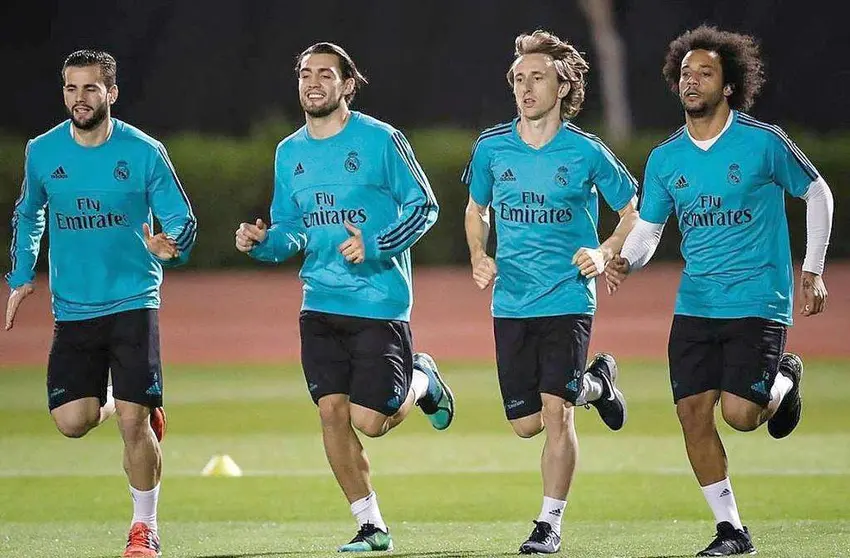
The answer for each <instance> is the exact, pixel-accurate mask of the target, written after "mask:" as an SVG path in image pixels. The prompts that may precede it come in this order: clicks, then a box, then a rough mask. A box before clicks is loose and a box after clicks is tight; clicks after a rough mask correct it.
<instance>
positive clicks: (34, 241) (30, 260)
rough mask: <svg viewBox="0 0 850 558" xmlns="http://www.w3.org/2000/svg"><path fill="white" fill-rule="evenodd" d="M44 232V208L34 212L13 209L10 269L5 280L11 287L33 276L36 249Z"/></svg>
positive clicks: (23, 282) (18, 285)
mask: <svg viewBox="0 0 850 558" xmlns="http://www.w3.org/2000/svg"><path fill="white" fill-rule="evenodd" d="M43 234H44V210H43V209H41V210H37V211H35V212H32V211H26V210H25V208H23V207H19V208H17V209H15V212H14V214H13V215H12V246H11V249H10V250H9V253H10V255H11V260H12V269H11V270H10V271H9V273H8V274H7V275H6V281H7V282H8V283H9V286H10V287H11V288H13V289H15V288H17V287H20V286H21V285H24V284H26V283H32V281H33V279H34V278H35V263H36V260H37V259H38V249H39V245H40V244H41V237H42V235H43Z"/></svg>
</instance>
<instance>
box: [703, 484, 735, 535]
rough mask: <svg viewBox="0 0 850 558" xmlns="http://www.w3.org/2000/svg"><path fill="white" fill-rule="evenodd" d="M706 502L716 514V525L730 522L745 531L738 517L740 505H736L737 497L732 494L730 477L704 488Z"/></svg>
mask: <svg viewBox="0 0 850 558" xmlns="http://www.w3.org/2000/svg"><path fill="white" fill-rule="evenodd" d="M702 493H703V495H704V496H705V501H706V502H708V506H709V507H710V508H711V511H712V512H713V513H714V520H715V522H716V523H720V522H722V521H728V522H729V523H731V524H732V526H733V527H735V529H743V528H744V526H743V524H742V523H741V516H740V515H738V505H737V504H736V503H735V495H734V494H733V493H732V484H731V483H730V482H729V477H726V478H725V479H723V480H722V481H720V482H716V483H714V484H709V485H708V486H703V487H702Z"/></svg>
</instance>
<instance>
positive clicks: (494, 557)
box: [104, 550, 662, 558]
mask: <svg viewBox="0 0 850 558" xmlns="http://www.w3.org/2000/svg"><path fill="white" fill-rule="evenodd" d="M311 554H327V552H324V551H320V552H309V551H308V552H304V551H301V550H292V551H284V552H252V553H248V554H199V555H196V556H193V558H260V557H265V558H274V557H276V556H310V555H311ZM516 555H517V553H516V552H504V553H495V554H494V553H492V552H480V551H474V550H445V551H443V550H435V551H430V552H390V553H388V554H387V556H391V557H392V558H402V557H403V558H473V557H481V558H501V557H504V556H516ZM104 558H106V557H104ZM647 558H649V557H647ZM658 558H662V557H658Z"/></svg>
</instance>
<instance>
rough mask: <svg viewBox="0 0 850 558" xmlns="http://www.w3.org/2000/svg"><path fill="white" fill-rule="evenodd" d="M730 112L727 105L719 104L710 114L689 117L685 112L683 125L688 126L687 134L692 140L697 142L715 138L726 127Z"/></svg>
mask: <svg viewBox="0 0 850 558" xmlns="http://www.w3.org/2000/svg"><path fill="white" fill-rule="evenodd" d="M731 110H732V109H730V108H729V105H728V104H726V103H720V104H719V105H717V108H716V109H715V110H714V112H713V113H711V114H704V115H702V116H691V115H690V114H688V113H687V112H686V113H685V124H687V126H688V133H689V134H690V135H691V137H692V138H694V139H695V140H699V141H703V140H709V139H711V138H714V137H717V135H718V134H720V132H722V131H723V127H724V126H726V121H727V120H728V119H729V113H730V112H731Z"/></svg>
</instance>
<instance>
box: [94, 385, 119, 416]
mask: <svg viewBox="0 0 850 558" xmlns="http://www.w3.org/2000/svg"><path fill="white" fill-rule="evenodd" d="M114 414H115V398H114V397H113V396H112V386H111V385H109V386H106V403H104V404H103V407H101V408H100V420H99V421H98V424H100V423H101V422H103V421H105V420H106V419H108V418H109V417H111V416H112V415H114Z"/></svg>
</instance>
